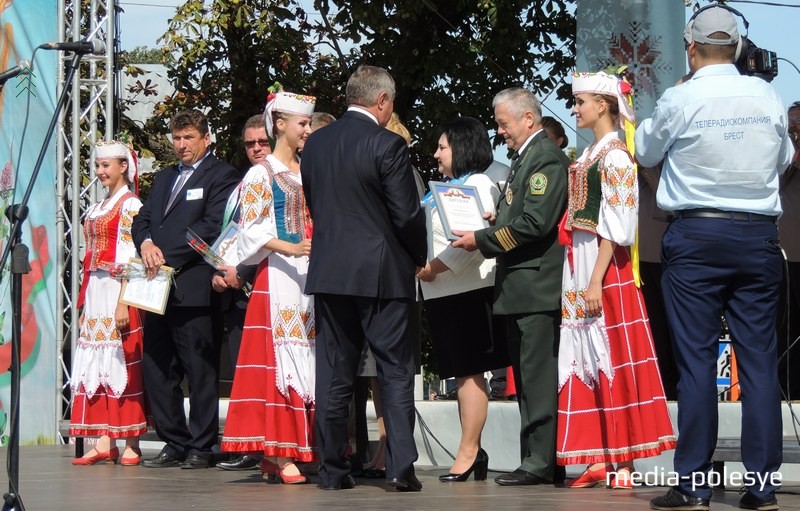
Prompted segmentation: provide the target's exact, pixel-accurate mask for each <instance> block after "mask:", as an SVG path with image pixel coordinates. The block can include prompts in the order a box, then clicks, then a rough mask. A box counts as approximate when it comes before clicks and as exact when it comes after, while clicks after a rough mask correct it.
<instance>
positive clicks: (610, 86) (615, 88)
mask: <svg viewBox="0 0 800 511" xmlns="http://www.w3.org/2000/svg"><path fill="white" fill-rule="evenodd" d="M624 70H625V68H624V67H623V68H621V69H620V70H619V71H624ZM572 94H604V95H606V96H613V97H615V98H617V104H618V105H619V113H620V115H621V118H620V120H619V127H620V128H622V129H624V128H625V121H626V120H627V121H630V122H631V124H636V116H635V115H634V113H633V98H632V96H633V88H632V87H631V84H630V83H628V81H627V80H625V79H624V78H620V77H617V76H614V75H612V74H609V73H607V72H605V71H600V72H598V73H578V72H576V73H573V75H572Z"/></svg>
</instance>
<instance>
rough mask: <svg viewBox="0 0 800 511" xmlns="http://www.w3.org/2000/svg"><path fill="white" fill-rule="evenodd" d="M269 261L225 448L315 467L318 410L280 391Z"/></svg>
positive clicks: (250, 314) (254, 299)
mask: <svg viewBox="0 0 800 511" xmlns="http://www.w3.org/2000/svg"><path fill="white" fill-rule="evenodd" d="M268 259H269V258H267V259H265V260H264V261H262V262H261V264H260V265H259V267H258V270H257V272H256V277H255V282H254V284H253V292H252V293H251V295H250V302H249V303H248V305H247V315H246V317H245V321H244V332H243V333H242V345H241V348H240V349H239V360H238V361H237V363H236V372H235V374H234V376H233V387H232V388H231V398H230V401H229V404H228V415H227V419H226V421H225V433H224V435H223V438H222V443H221V448H222V450H223V451H228V452H263V453H264V455H265V456H281V457H286V458H294V459H295V460H297V461H303V462H308V461H313V460H314V459H315V457H316V452H315V451H314V448H313V445H314V444H313V433H314V405H313V404H306V403H305V402H304V401H303V399H302V398H300V396H299V395H298V394H297V393H296V392H295V391H294V389H292V388H291V387H288V392H289V397H288V398H287V397H285V396H284V395H283V394H281V393H280V392H279V391H278V388H277V386H276V385H275V381H276V377H277V374H276V371H275V363H276V362H275V350H274V347H273V342H272V319H271V317H270V295H269V271H268V267H267V263H268Z"/></svg>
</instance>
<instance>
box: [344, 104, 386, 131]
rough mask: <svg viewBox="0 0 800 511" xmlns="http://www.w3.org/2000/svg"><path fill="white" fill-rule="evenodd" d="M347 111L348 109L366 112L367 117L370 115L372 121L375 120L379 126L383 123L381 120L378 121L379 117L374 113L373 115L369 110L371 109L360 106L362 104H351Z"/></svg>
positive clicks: (361, 112)
mask: <svg viewBox="0 0 800 511" xmlns="http://www.w3.org/2000/svg"><path fill="white" fill-rule="evenodd" d="M347 111H348V112H358V113H360V114H364V115H366V116H367V117H369V118H370V119H372V121H373V122H374V123H375V124H377V125H378V126H380V125H381V123H379V122H378V118H377V117H375V116H374V115H372V113H370V112H369V111H368V110H367V109H366V108H364V107H360V106H358V105H350V106H348V107H347Z"/></svg>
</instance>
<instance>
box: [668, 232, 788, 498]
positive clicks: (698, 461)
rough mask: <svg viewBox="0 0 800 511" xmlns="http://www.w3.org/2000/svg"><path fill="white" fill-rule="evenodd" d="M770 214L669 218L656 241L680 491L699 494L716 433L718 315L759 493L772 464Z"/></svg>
mask: <svg viewBox="0 0 800 511" xmlns="http://www.w3.org/2000/svg"><path fill="white" fill-rule="evenodd" d="M777 239H778V234H777V228H776V226H775V224H774V223H772V222H769V221H736V220H728V219H717V218H679V219H676V220H674V221H673V222H672V223H671V224H670V226H669V228H668V229H667V232H666V233H665V234H664V238H663V240H662V251H661V254H662V260H663V268H664V274H663V277H662V282H661V283H662V288H663V290H664V305H665V310H666V314H667V320H668V321H669V324H670V331H671V334H672V341H673V348H674V353H675V360H676V363H677V366H678V372H679V374H680V379H679V381H678V432H679V436H678V446H677V448H676V450H675V471H676V472H677V474H678V476H680V477H681V479H680V482H679V488H680V490H681V491H682V492H684V493H685V494H687V495H693V496H696V497H701V498H705V499H708V498H710V497H711V493H712V492H711V489H710V488H709V487H708V484H706V482H707V479H706V475H707V474H708V471H709V470H710V468H711V457H712V455H713V453H714V448H715V446H716V442H717V424H718V415H717V386H716V368H717V355H718V342H719V336H720V331H721V328H722V325H721V323H722V320H721V317H722V315H723V314H724V315H725V319H726V320H727V323H728V327H729V328H730V332H731V338H732V341H733V349H734V352H735V353H736V360H737V362H738V366H739V381H740V386H741V390H742V397H741V400H742V434H741V439H742V462H743V463H744V466H745V469H746V470H747V471H748V472H749V473H751V474H758V477H759V478H766V481H767V482H766V484H763V485H762V484H756V485H754V486H750V488H749V490H750V492H751V493H752V494H754V495H755V496H757V497H759V498H765V497H767V496H770V495H772V494H773V493H774V491H775V490H776V489H777V486H776V485H773V484H771V482H770V476H771V474H772V473H774V472H776V471H777V470H778V469H779V468H780V465H781V458H782V444H783V443H782V433H781V431H782V426H781V409H780V391H779V386H778V371H777V368H778V360H777V342H776V333H775V328H776V323H775V322H776V311H777V308H778V295H779V292H780V285H781V279H782V277H783V269H782V258H781V255H780V251H779V249H778V244H777Z"/></svg>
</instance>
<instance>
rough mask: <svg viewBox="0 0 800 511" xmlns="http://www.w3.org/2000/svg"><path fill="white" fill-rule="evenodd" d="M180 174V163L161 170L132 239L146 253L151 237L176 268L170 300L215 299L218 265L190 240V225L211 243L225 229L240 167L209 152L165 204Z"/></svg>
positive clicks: (202, 302)
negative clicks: (227, 206) (169, 203)
mask: <svg viewBox="0 0 800 511" xmlns="http://www.w3.org/2000/svg"><path fill="white" fill-rule="evenodd" d="M178 174H179V170H178V166H177V165H175V166H172V167H168V168H166V169H164V170H162V171H160V172H159V173H158V174H157V175H156V178H155V181H154V182H153V187H152V189H151V190H150V195H148V197H147V200H146V201H145V202H144V204H143V205H142V208H141V209H140V210H139V214H138V215H137V216H136V217H135V218H134V220H133V229H132V234H133V242H134V244H135V245H136V250H137V251H139V253H141V247H142V242H144V241H145V240H146V239H147V238H150V239H152V240H153V243H154V244H155V245H156V246H157V247H158V248H160V249H161V252H162V253H163V254H164V259H165V260H166V265H167V266H171V267H172V268H174V269H175V272H176V275H175V285H174V286H172V290H171V292H170V297H169V302H168V304H169V305H176V306H186V307H198V306H208V305H210V303H211V293H212V290H211V275H212V273H213V272H214V268H213V267H212V266H210V265H209V264H207V263H205V261H203V258H202V257H201V256H200V255H199V254H198V253H197V252H195V250H194V249H193V248H192V247H190V246H189V244H188V243H187V242H186V231H187V228H191V229H192V230H193V231H194V232H195V233H197V234H198V235H199V236H200V237H201V238H203V239H204V240H206V241H208V242H209V243H210V242H212V241H213V240H215V239H216V238H217V237H218V236H219V233H220V229H221V226H222V216H223V213H224V212H225V203H226V202H227V200H228V195H230V193H231V191H232V189H233V187H235V186H236V184H237V183H238V182H239V173H238V171H237V170H236V169H235V168H233V167H231V166H230V165H228V164H227V163H225V162H223V161H221V160H218V159H217V158H216V157H215V156H214V155H213V154H209V155H208V156H206V158H205V159H204V160H203V161H202V163H201V164H200V165H199V166H198V167H197V169H195V170H194V172H193V173H192V176H191V177H190V178H189V180H188V181H187V182H186V184H185V185H184V187H183V189H182V190H181V192H180V194H179V195H178V197H177V198H176V199H175V202H174V203H173V204H172V206H171V207H170V209H169V211H166V212H165V211H164V207H165V206H166V204H167V200H168V199H169V195H170V192H171V191H172V186H173V185H174V183H175V180H176V179H177V177H178Z"/></svg>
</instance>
